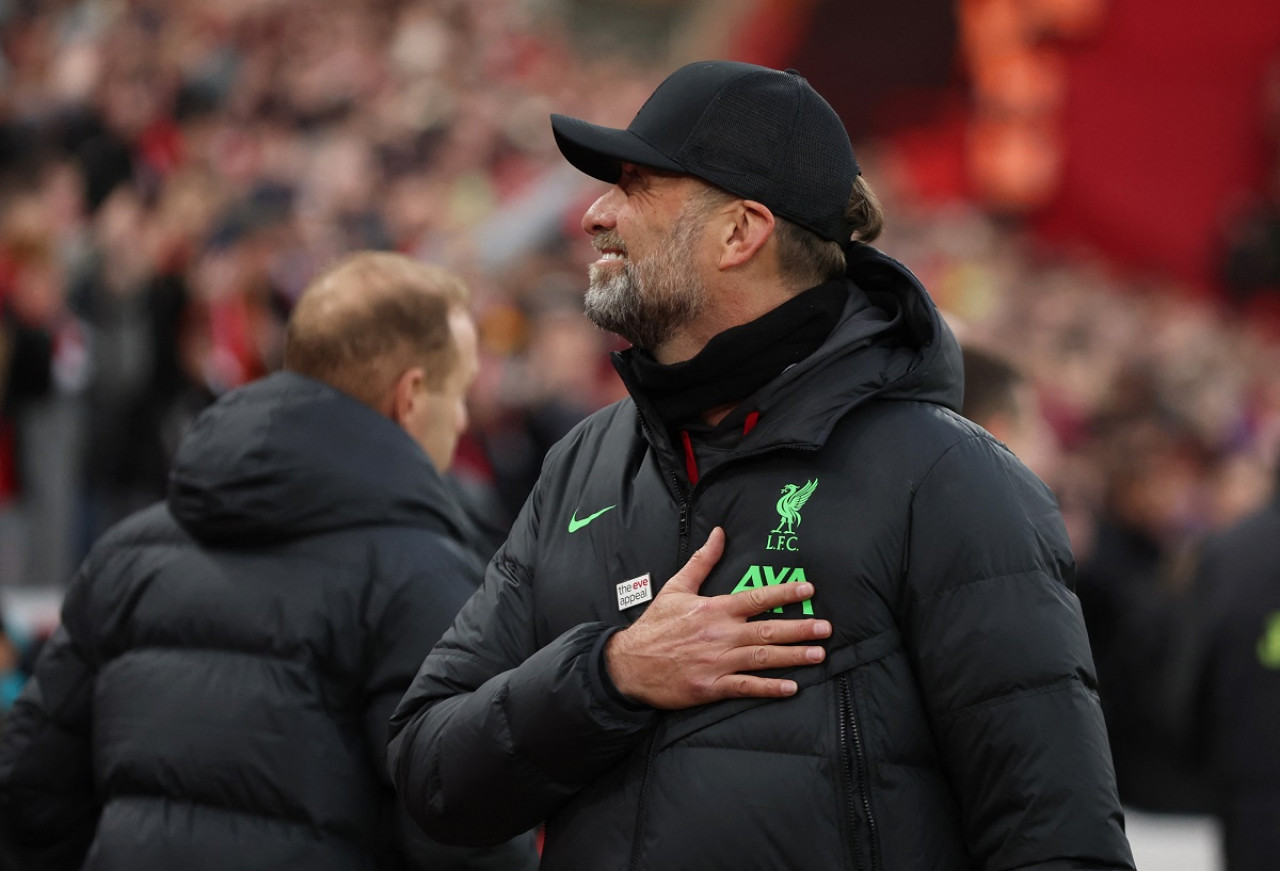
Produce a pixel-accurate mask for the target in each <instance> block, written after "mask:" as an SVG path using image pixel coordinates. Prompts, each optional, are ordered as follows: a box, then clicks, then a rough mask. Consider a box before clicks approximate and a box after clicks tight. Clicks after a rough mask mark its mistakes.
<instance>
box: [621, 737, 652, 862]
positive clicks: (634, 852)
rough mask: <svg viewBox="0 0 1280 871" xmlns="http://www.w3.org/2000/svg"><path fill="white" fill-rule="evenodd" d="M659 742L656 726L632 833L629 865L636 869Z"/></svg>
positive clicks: (646, 757) (641, 782) (650, 743)
mask: <svg viewBox="0 0 1280 871" xmlns="http://www.w3.org/2000/svg"><path fill="white" fill-rule="evenodd" d="M657 743H658V730H657V728H656V727H655V728H654V730H653V732H652V733H650V735H649V742H648V744H647V745H646V746H645V748H644V777H642V778H641V780H640V796H639V798H638V799H637V800H636V825H635V831H633V832H632V833H631V862H630V864H629V865H628V866H627V867H628V868H630V869H631V871H635V869H636V868H638V867H639V863H640V830H641V829H642V828H643V827H644V797H645V793H647V792H648V791H649V771H650V769H651V768H652V767H653V748H654V746H655V745H656V744H657Z"/></svg>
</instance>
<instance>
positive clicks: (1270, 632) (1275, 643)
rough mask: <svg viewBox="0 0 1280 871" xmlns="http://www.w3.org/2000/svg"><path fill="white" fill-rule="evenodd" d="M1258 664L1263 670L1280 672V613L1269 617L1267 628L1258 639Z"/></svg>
mask: <svg viewBox="0 0 1280 871" xmlns="http://www.w3.org/2000/svg"><path fill="white" fill-rule="evenodd" d="M1258 662H1260V663H1262V667H1263V668H1271V669H1277V670H1280V611H1272V612H1271V613H1270V614H1269V615H1267V628H1266V630H1265V631H1264V632H1263V633H1262V637H1261V638H1259V639H1258Z"/></svg>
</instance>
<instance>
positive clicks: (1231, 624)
mask: <svg viewBox="0 0 1280 871" xmlns="http://www.w3.org/2000/svg"><path fill="white" fill-rule="evenodd" d="M1186 614H1187V620H1186V622H1185V624H1184V627H1185V628H1186V629H1187V630H1188V631H1187V632H1186V634H1185V635H1184V636H1183V638H1182V643H1181V645H1180V646H1181V648H1182V649H1181V650H1180V651H1179V656H1178V657H1177V658H1178V660H1179V666H1180V667H1181V668H1182V669H1183V671H1182V672H1181V673H1177V674H1175V675H1173V679H1172V680H1171V681H1170V682H1169V684H1168V686H1169V688H1170V690H1171V693H1172V696H1171V698H1172V702H1173V708H1172V709H1171V717H1172V719H1173V720H1174V722H1175V723H1176V725H1177V726H1178V727H1179V728H1180V737H1181V738H1182V739H1183V741H1184V743H1183V745H1182V746H1183V748H1184V749H1185V750H1186V751H1187V754H1188V757H1189V762H1190V763H1191V764H1197V765H1200V766H1203V769H1204V771H1205V772H1206V774H1207V777H1208V780H1209V785H1210V787H1211V789H1212V793H1211V796H1212V809H1213V811H1214V813H1216V814H1217V815H1218V817H1219V819H1220V820H1221V821H1222V837H1223V852H1224V855H1225V858H1226V869H1225V871H1269V869H1273V868H1275V867H1276V857H1277V856H1280V740H1277V737H1276V736H1277V724H1280V490H1277V491H1276V492H1275V495H1273V496H1272V498H1271V500H1270V502H1269V503H1268V504H1267V505H1265V506H1264V507H1263V508H1261V509H1260V510H1258V511H1256V512H1254V513H1253V514H1252V515H1250V516H1248V517H1246V518H1244V519H1242V520H1239V521H1238V522H1236V523H1235V524H1233V525H1232V526H1231V527H1230V528H1228V529H1225V530H1221V531H1219V532H1218V533H1216V534H1214V535H1212V536H1210V537H1209V538H1208V539H1207V540H1206V541H1205V542H1204V543H1203V544H1202V546H1201V547H1200V548H1199V552H1198V555H1197V563H1196V570H1195V584H1194V587H1193V595H1192V596H1191V598H1190V602H1189V607H1188V608H1187V610H1186Z"/></svg>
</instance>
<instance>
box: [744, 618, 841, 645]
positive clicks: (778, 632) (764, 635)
mask: <svg viewBox="0 0 1280 871" xmlns="http://www.w3.org/2000/svg"><path fill="white" fill-rule="evenodd" d="M737 633H738V634H737V642H738V644H739V646H741V647H750V646H752V645H756V644H765V645H768V644H795V643H797V642H804V641H813V640H815V639H819V638H828V637H830V635H831V623H830V622H828V621H826V620H784V619H776V620H754V621H752V622H750V623H743V624H741V625H740V626H739V627H738V630H737Z"/></svg>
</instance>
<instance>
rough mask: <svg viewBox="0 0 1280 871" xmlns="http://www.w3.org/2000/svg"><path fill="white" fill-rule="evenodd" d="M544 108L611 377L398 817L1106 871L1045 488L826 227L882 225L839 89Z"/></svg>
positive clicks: (717, 72)
mask: <svg viewBox="0 0 1280 871" xmlns="http://www.w3.org/2000/svg"><path fill="white" fill-rule="evenodd" d="M552 123H553V127H554V130H555V133H556V139H557V142H558V143H559V146H560V149H561V151H562V152H563V153H564V155H565V156H566V158H567V159H568V160H569V161H570V162H571V163H572V164H574V165H575V166H577V167H578V168H579V169H582V170H584V171H585V172H587V173H588V174H590V175H593V176H595V177H597V178H601V179H603V180H605V181H612V182H613V183H614V184H613V187H612V188H611V189H609V190H608V191H607V192H606V193H605V194H603V195H602V196H601V197H600V199H599V200H597V201H596V202H595V203H594V204H593V205H592V206H591V207H590V208H589V209H588V210H587V212H586V215H585V217H584V219H583V227H584V229H585V230H586V231H587V232H588V233H590V234H591V235H592V236H593V237H594V244H595V247H596V249H597V250H599V251H600V259H599V260H597V261H596V263H595V264H594V265H593V266H592V268H591V285H590V290H589V291H588V293H587V297H586V306H587V311H588V314H589V315H590V316H591V317H592V319H593V320H595V322H596V323H597V324H599V325H601V326H603V327H605V328H607V329H610V330H613V331H615V332H617V333H619V334H620V335H622V336H624V337H625V338H627V339H629V340H630V341H631V342H632V343H633V345H634V347H633V348H631V349H630V350H628V351H626V352H624V353H622V354H620V355H619V356H618V357H617V358H616V360H615V362H616V366H617V368H618V371H619V373H620V375H621V376H622V378H623V380H624V381H625V382H626V385H627V387H628V389H629V391H630V393H631V398H630V399H629V400H626V401H623V402H621V403H619V404H616V405H613V406H611V407H609V408H606V409H604V410H602V411H600V412H598V413H597V414H595V415H593V416H592V417H590V418H588V419H587V420H586V421H585V422H584V423H583V424H581V425H580V426H579V427H577V428H576V429H574V430H573V431H572V432H570V433H569V435H568V436H566V437H565V439H563V440H562V441H561V442H560V443H559V444H558V445H557V446H556V447H555V448H554V449H553V450H552V451H551V453H550V454H549V455H548V458H547V460H546V463H545V465H544V468H543V473H542V476H541V478H540V480H539V482H538V484H537V486H536V488H535V490H534V492H533V493H532V494H531V496H530V498H529V501H528V503H527V504H526V505H525V508H524V509H523V511H522V514H521V516H520V518H519V519H518V520H517V522H516V524H515V527H514V529H513V530H512V533H511V535H510V537H509V539H508V540H507V542H506V543H505V544H504V545H503V547H502V549H501V550H500V551H499V552H498V554H497V555H496V556H495V557H494V560H493V562H492V564H491V565H490V568H489V572H488V575H487V577H486V580H485V583H484V586H483V587H482V588H481V591H480V592H479V593H477V595H476V596H475V597H473V598H472V599H471V601H470V602H468V604H467V606H466V607H465V608H464V609H463V611H462V612H461V613H460V614H459V617H458V619H457V621H456V622H455V623H454V626H453V627H452V628H451V629H450V630H449V632H448V633H446V635H445V637H444V638H443V639H442V640H441V643H440V644H439V645H438V646H437V647H436V648H435V649H434V650H433V651H432V653H431V655H430V656H428V658H427V659H426V661H425V662H424V663H423V667H422V669H421V671H420V672H419V673H418V676H417V678H416V679H415V681H414V684H413V686H412V687H411V689H410V690H409V692H408V694H407V695H406V697H405V699H404V701H403V702H402V703H401V705H400V707H399V708H398V709H397V712H396V714H395V715H394V717H393V718H392V735H393V739H392V743H391V748H390V761H391V766H392V771H393V774H394V777H395V780H396V783H397V785H398V787H399V790H400V794H401V796H402V798H403V800H404V801H405V802H406V805H407V806H408V807H409V808H410V811H411V813H412V814H413V815H414V816H415V818H416V819H417V820H418V821H419V822H420V823H421V824H422V825H423V826H424V827H425V829H426V830H427V831H428V832H430V833H432V834H434V835H436V836H437V837H441V838H445V837H447V838H450V839H452V840H456V841H458V842H460V843H484V842H489V841H494V840H498V839H501V838H503V837H507V836H509V835H510V834H511V833H513V832H517V831H520V830H522V829H524V828H527V827H528V826H530V825H532V824H534V823H535V822H537V821H539V820H545V821H546V839H545V846H544V852H543V859H542V867H543V868H544V869H556V871H558V869H584V868H590V869H593V871H612V869H631V871H642V869H643V871H650V869H652V871H658V869H661V871H679V869H708V868H733V869H736V871H743V869H769V871H779V869H812V868H824V869H826V868H865V869H880V868H883V869H894V871H902V869H924V868H929V869H944V868H945V869H961V868H965V869H968V868H984V869H996V868H1000V869H1011V868H1043V869H1048V868H1055V869H1067V868H1090V869H1099V868H1109V869H1110V868H1132V859H1131V856H1130V852H1129V848H1128V845H1127V843H1126V840H1125V837H1124V832H1123V824H1122V817H1121V812H1120V809H1119V806H1118V803H1117V800H1116V795H1115V784H1114V782H1113V777H1112V773H1111V767H1110V761H1109V758H1108V755H1107V746H1106V735H1105V731H1104V727H1103V723H1102V717H1101V713H1100V711H1099V709H1098V700H1097V696H1096V694H1095V692H1094V686H1093V675H1092V667H1091V665H1090V662H1089V653H1088V643H1087V639H1086V637H1085V632H1084V627H1083V624H1082V623H1081V620H1080V613H1079V608H1078V605H1077V603H1076V600H1075V598H1074V597H1073V596H1072V594H1071V592H1070V590H1069V589H1068V587H1067V585H1066V583H1065V582H1064V581H1065V578H1066V576H1067V574H1068V573H1069V571H1070V567H1071V557H1070V553H1069V550H1068V546H1067V542H1066V540H1065V535H1064V533H1063V530H1062V527H1061V524H1060V522H1059V520H1058V516H1057V512H1056V510H1055V508H1054V505H1053V500H1052V498H1051V496H1050V494H1049V493H1048V491H1047V490H1046V488H1045V487H1044V486H1043V485H1042V484H1041V482H1040V481H1039V480H1038V479H1036V478H1035V477H1034V476H1033V475H1032V474H1031V473H1029V472H1028V471H1027V470H1026V469H1025V468H1024V467H1023V466H1022V465H1021V464H1019V463H1018V462H1017V460H1016V459H1015V458H1014V457H1013V456H1012V455H1011V454H1009V452H1008V451H1006V450H1004V449H1003V448H1001V447H1000V446H999V445H998V444H997V443H995V442H994V441H993V440H992V439H991V438H990V437H989V436H988V435H987V434H986V433H985V432H984V431H982V430H980V429H979V428H978V427H976V426H974V425H973V424H971V423H969V422H968V421H965V420H964V419H963V418H961V417H960V416H959V415H958V414H957V413H956V412H955V410H954V409H955V408H956V407H957V406H958V405H959V402H960V356H959V351H958V348H957V346H956V344H955V341H954V340H953V338H952V337H951V334H950V333H949V331H948V330H947V328H946V327H945V325H944V324H943V322H942V320H941V319H940V318H939V316H938V314H937V312H936V310H935V308H934V306H933V305H932V303H931V302H930V300H929V298H928V296H927V295H926V294H925V292H924V290H923V289H922V288H921V287H920V286H919V284H918V283H917V282H916V281H915V279H914V278H913V277H912V276H911V274H910V273H909V272H907V271H906V270H905V269H904V268H903V267H902V266H900V265H899V264H897V263H896V262H895V261H893V260H891V259H890V258H888V257H886V256H884V255H883V254H880V253H879V252H877V251H876V250H875V249H873V248H870V247H868V246H867V245H866V244H864V243H863V242H857V243H850V242H849V240H850V237H851V236H854V235H855V234H856V236H857V237H858V238H860V239H862V240H864V241H869V240H870V239H872V238H874V237H875V235H876V233H877V231H878V230H879V227H880V224H881V215H880V210H879V206H878V205H877V204H876V202H875V200H874V197H873V195H872V194H871V192H870V189H869V188H868V186H867V185H866V184H865V182H863V181H862V180H861V178H860V177H859V176H858V174H857V173H858V170H857V166H856V163H855V162H854V157H853V152H852V148H851V147H850V144H849V137H848V134H847V133H846V132H845V130H844V126H843V124H842V123H841V122H840V120H839V118H838V117H837V116H836V115H835V113H834V112H833V111H832V110H831V108H830V106H828V105H827V103H826V102H825V101H824V100H822V98H821V97H820V96H819V95H818V94H817V93H816V92H814V91H813V89H812V88H811V87H810V86H809V85H808V83H807V82H806V81H805V80H804V79H802V78H800V77H799V76H798V75H796V74H794V73H791V72H786V73H783V72H778V71H774V70H768V69H763V68H760V67H756V66H751V65H747V64H740V63H727V62H705V63H696V64H692V65H690V66H686V67H683V68H681V69H680V70H678V71H677V72H675V73H674V74H672V75H671V76H670V77H669V78H668V79H667V80H666V81H665V82H664V83H663V84H662V85H660V86H659V87H658V89H657V90H656V91H655V93H654V94H653V95H652V96H651V97H650V98H649V100H648V102H647V103H645V105H644V107H643V108H641V110H640V112H639V113H638V114H637V116H636V118H635V120H634V121H633V122H632V124H631V126H630V127H629V128H628V129H627V130H625V131H624V130H610V129H606V128H601V127H596V126H594V125H591V124H588V123H586V122H583V121H579V120H575V119H571V118H565V117H562V116H553V120H552ZM846 244H847V250H846V248H845V246H846ZM702 542H705V544H702V547H701V548H700V549H698V550H697V551H696V552H695V553H694V554H693V555H692V557H691V558H690V556H689V552H690V550H691V549H692V548H693V547H694V546H696V545H697V544H699V543H702ZM686 560H687V562H686ZM682 563H683V564H684V565H683V567H682V566H681V564H682Z"/></svg>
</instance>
